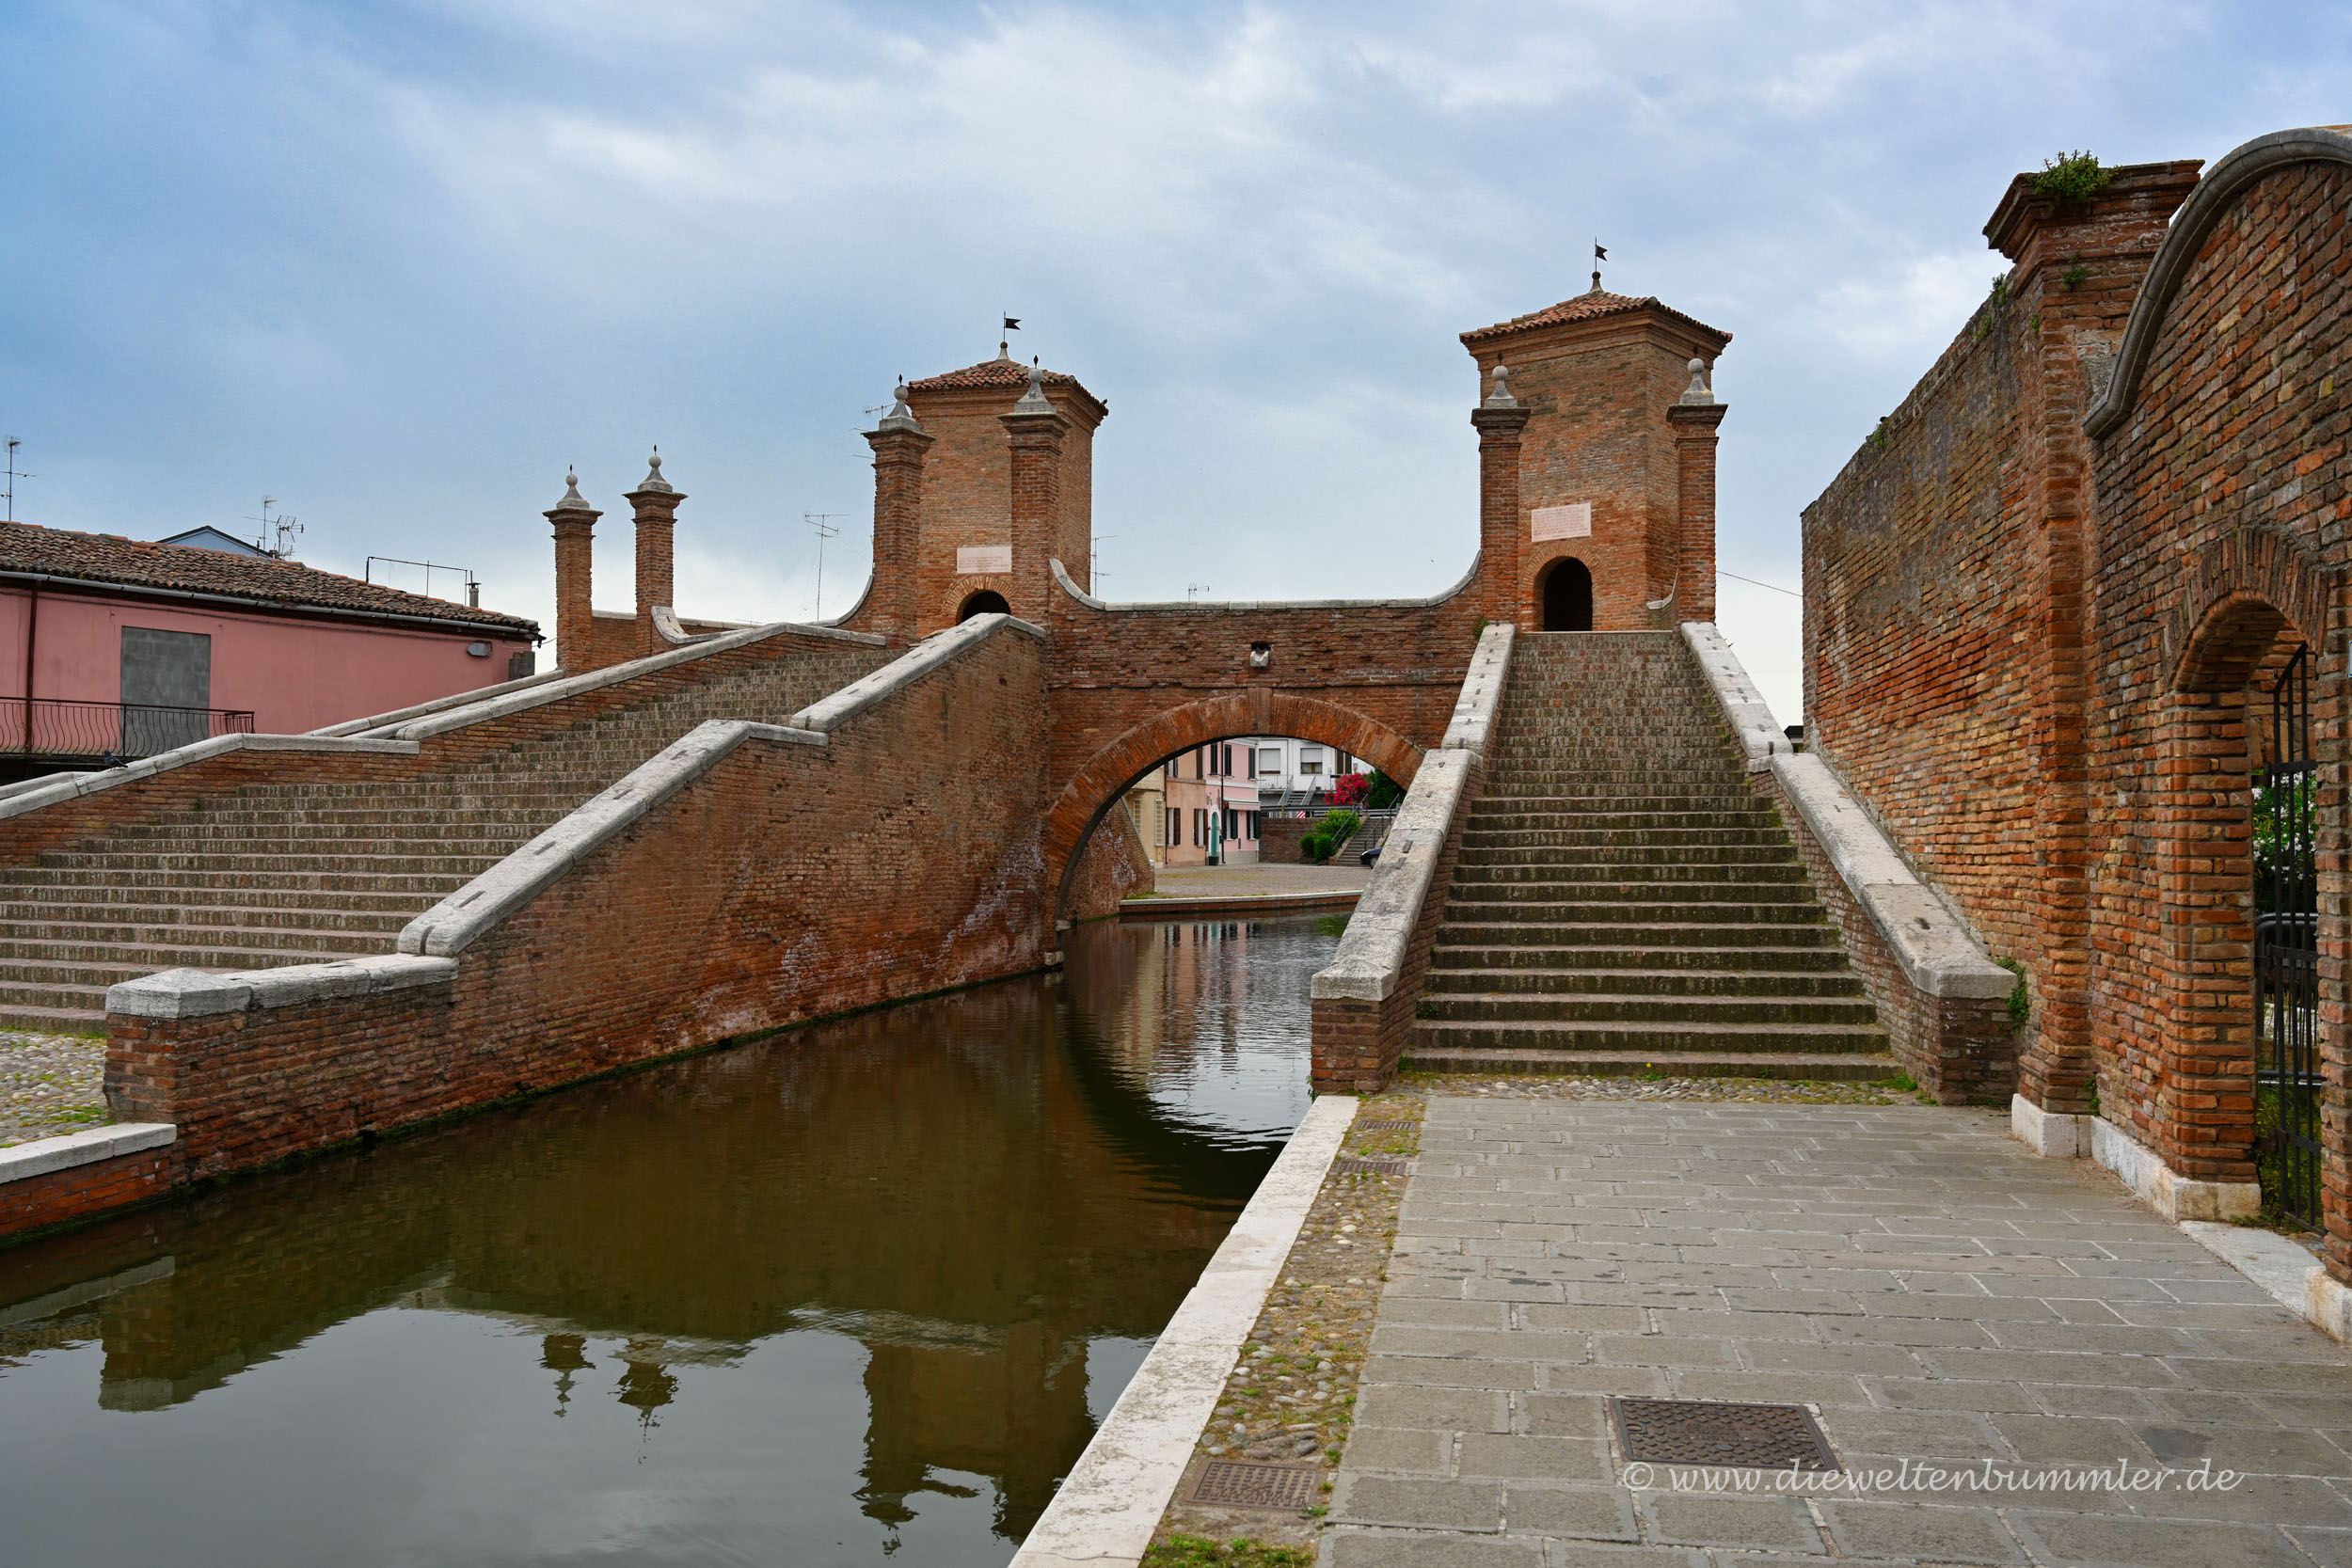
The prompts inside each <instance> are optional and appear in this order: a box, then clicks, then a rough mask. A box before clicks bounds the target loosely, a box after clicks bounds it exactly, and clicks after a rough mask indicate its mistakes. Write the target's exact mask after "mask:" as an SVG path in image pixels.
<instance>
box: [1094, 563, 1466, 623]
mask: <svg viewBox="0 0 2352 1568" xmlns="http://www.w3.org/2000/svg"><path fill="white" fill-rule="evenodd" d="M1052 564H1053V568H1054V580H1055V581H1056V582H1057V583H1059V584H1060V585H1061V590H1062V592H1063V593H1065V594H1069V595H1070V596H1071V597H1072V598H1073V599H1075V600H1077V601H1078V602H1079V603H1080V604H1082V605H1084V606H1086V607H1087V608H1088V609H1089V610H1118V611H1120V612H1121V613H1146V614H1160V615H1168V614H1178V615H1181V614H1196V615H1197V614H1203V613H1206V612H1208V611H1211V610H1215V611H1219V612H1226V611H1243V610H1252V611H1254V610H1434V609H1436V608H1437V607H1438V606H1439V605H1441V604H1443V603H1445V602H1446V601H1447V600H1448V599H1451V598H1453V597H1454V595H1455V594H1459V593H1460V592H1461V591H1462V590H1463V589H1465V588H1468V587H1469V586H1470V584H1471V583H1473V582H1475V581H1477V580H1478V557H1477V556H1475V555H1473V556H1471V557H1470V570H1469V571H1467V572H1464V573H1463V574H1462V577H1461V580H1459V581H1458V582H1456V583H1454V586H1453V587H1451V588H1449V589H1447V590H1446V591H1445V592H1444V593H1442V594H1431V595H1430V596H1429V597H1427V598H1425V599H1216V600H1200V601H1195V600H1192V599H1162V600H1152V601H1140V602H1137V603H1133V604H1113V603H1110V602H1109V601H1107V600H1104V599H1098V598H1096V597H1095V596H1094V595H1093V594H1089V593H1088V592H1087V591H1086V590H1085V589H1083V588H1081V587H1079V586H1078V584H1077V582H1076V580H1075V579H1074V578H1072V577H1071V575H1070V569H1069V568H1068V567H1066V566H1064V565H1063V564H1062V563H1061V561H1060V559H1059V558H1058V557H1057V558H1056V559H1055V560H1054V562H1052Z"/></svg>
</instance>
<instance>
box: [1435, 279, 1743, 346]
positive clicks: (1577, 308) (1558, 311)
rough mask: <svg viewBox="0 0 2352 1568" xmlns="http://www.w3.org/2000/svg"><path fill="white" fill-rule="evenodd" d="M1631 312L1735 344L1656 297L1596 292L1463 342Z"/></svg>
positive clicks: (1487, 329) (1499, 324) (1489, 328)
mask: <svg viewBox="0 0 2352 1568" xmlns="http://www.w3.org/2000/svg"><path fill="white" fill-rule="evenodd" d="M1629 310H1656V311H1659V312H1661V314H1664V315H1669V316H1672V317H1674V318H1675V319H1676V320H1677V321H1685V322H1689V323H1690V324H1691V325H1692V326H1695V327H1697V328H1699V329H1700V330H1701V331H1704V332H1709V333H1712V334H1714V335H1715V336H1716V337H1718V338H1721V339H1723V340H1724V341H1725V342H1729V341H1731V334H1730V333H1728V332H1725V331H1724V330H1722V329H1721V328H1720V327H1713V326H1708V325H1707V324H1706V323H1705V322H1703V321H1701V320H1699V319H1698V318H1697V317H1696V316H1687V315H1684V314H1683V313H1682V312H1681V311H1679V310H1677V309H1675V308H1674V307H1673V306H1671V305H1661V304H1660V303H1659V300H1658V296H1657V295H1656V294H1644V295H1642V296H1641V297H1640V298H1638V299H1636V298H1634V297H1633V296H1632V295H1630V294H1613V293H1605V292H1603V291H1601V290H1598V289H1595V290H1593V291H1592V292H1591V293H1581V294H1578V295H1577V296H1576V297H1575V298H1573V299H1564V300H1562V301H1561V302H1560V303H1559V304H1557V305H1552V306H1547V307H1546V308H1545V309H1541V310H1533V311H1530V312H1529V313H1528V314H1526V315H1524V316H1513V317H1512V318H1511V319H1510V320H1509V321H1506V322H1497V323H1495V324H1494V325H1492V326H1481V327H1478V328H1475V329H1474V330H1472V331H1469V332H1465V333H1463V334H1462V341H1464V342H1466V343H1477V342H1484V341H1486V340H1487V339H1489V338H1500V337H1502V336H1503V335H1504V334H1505V333H1511V332H1524V331H1526V330H1528V329H1529V328H1531V327H1537V326H1565V325H1567V324H1568V323H1570V322H1581V321H1592V320H1594V319H1596V318H1597V317H1601V316H1616V315H1623V314H1625V313H1626V312H1627V311H1629Z"/></svg>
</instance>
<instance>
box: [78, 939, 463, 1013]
mask: <svg viewBox="0 0 2352 1568" xmlns="http://www.w3.org/2000/svg"><path fill="white" fill-rule="evenodd" d="M456 974H457V963H456V960H455V959H453V958H421V957H417V956H415V955H411V954H406V953H380V954H372V955H370V956H369V957H367V958H336V959H334V960H332V961H331V962H328V963H316V964H286V965H284V966H282V967H281V968H278V969H248V970H244V971H241V972H234V973H217V972H215V971H213V970H206V969H161V970H157V971H156V972H155V973H154V974H143V975H141V976H139V978H137V979H135V980H124V981H121V982H120V983H119V984H116V985H112V986H109V987H107V988H106V1010H107V1011H108V1012H110V1013H119V1014H121V1015H123V1016H125V1017H128V1018H209V1017H211V1016H212V1015H213V1014H215V1013H241V1012H244V1011H245V1010H246V1008H247V1007H292V1006H299V1005H300V1004H302V1003H305V1002H325V1001H328V1000H331V999H333V998H335V997H341V996H372V995H374V994H376V993H378V992H381V991H389V990H407V989H409V988H410V987H412V986H430V985H438V984H441V983H443V982H446V981H448V980H451V979H453V978H454V977H455V975H456Z"/></svg>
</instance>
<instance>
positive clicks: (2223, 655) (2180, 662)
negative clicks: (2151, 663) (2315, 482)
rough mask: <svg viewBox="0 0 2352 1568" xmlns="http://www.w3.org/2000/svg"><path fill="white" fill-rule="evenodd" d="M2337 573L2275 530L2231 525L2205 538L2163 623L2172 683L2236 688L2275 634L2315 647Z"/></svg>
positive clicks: (2186, 686) (2199, 688)
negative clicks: (2182, 590)
mask: <svg viewBox="0 0 2352 1568" xmlns="http://www.w3.org/2000/svg"><path fill="white" fill-rule="evenodd" d="M2340 576H2341V574H2339V573H2336V572H2331V571H2329V570H2328V568H2327V567H2325V566H2324V565H2322V564H2321V563H2320V561H2319V558H2318V557H2317V556H2315V555H2313V554H2312V552H2311V551H2310V550H2309V549H2306V548H2305V547H2304V546H2302V545H2301V544H2300V543H2298V542H2297V541H2296V540H2294V539H2293V538H2290V537H2289V536H2288V535H2286V534H2285V533H2283V532H2280V531H2279V530H2276V529H2268V528H2236V529H2233V530H2231V531H2229V532H2227V533H2224V534H2222V535H2221V536H2219V537H2218V538H2216V539H2214V540H2211V541H2209V542H2208V543H2207V544H2206V545H2205V546H2204V547H2203V548H2202V549H2201V550H2199V551H2198V552H2197V559H2196V562H2195V563H2194V564H2193V565H2192V567H2191V568H2190V570H2189V573H2188V578H2187V582H2188V587H2189V592H2188V593H2187V594H2185V595H2183V597H2182V599H2181V601H2180V603H2179V604H2178V605H2177V606H2175V607H2174V609H2173V610H2172V612H2171V614H2170V615H2169V617H2168V618H2167V620H2166V623H2165V628H2164V650H2165V656H2166V657H2167V659H2168V660H2169V662H2170V664H2171V667H2172V689H2174V690H2175V691H2203V692H2211V691H2234V690H2237V689H2240V688H2242V687H2244V686H2245V685H2246V683H2247V681H2248V679H2249V678H2250V677H2251V676H2252V674H2253V673H2254V671H2255V669H2256V668H2257V667H2258V666H2259V665H2261V663H2262V662H2263V660H2264V658H2265V657H2267V656H2268V654H2269V653H2270V650H2271V648H2272V646H2273V645H2274V644H2275V643H2276V642H2277V641H2279V639H2280V635H2281V634H2286V633H2292V634H2293V635H2295V636H2297V637H2299V638H2300V639H2301V640H2302V641H2305V642H2309V643H2312V644H2313V645H2314V646H2316V645H2317V644H2318V643H2319V641H2320V640H2321V639H2322V638H2324V637H2325V636H2326V635H2327V632H2328V607H2329V606H2330V605H2332V604H2333V603H2334V602H2335V596H2336V592H2337V589H2338V587H2339V578H2340Z"/></svg>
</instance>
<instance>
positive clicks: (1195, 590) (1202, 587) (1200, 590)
mask: <svg viewBox="0 0 2352 1568" xmlns="http://www.w3.org/2000/svg"><path fill="white" fill-rule="evenodd" d="M1211 592H1214V590H1212V589H1211V588H1210V587H1209V585H1208V584H1207V583H1205V582H1188V583H1186V584H1184V597H1185V598H1186V599H1187V600H1189V599H1190V598H1191V597H1192V596H1193V595H1194V594H1207V593H1211Z"/></svg>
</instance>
